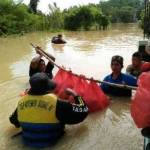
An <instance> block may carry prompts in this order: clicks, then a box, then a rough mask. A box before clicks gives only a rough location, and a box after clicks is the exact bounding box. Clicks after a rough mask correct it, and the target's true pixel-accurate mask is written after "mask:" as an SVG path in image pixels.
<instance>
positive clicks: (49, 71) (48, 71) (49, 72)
mask: <svg viewBox="0 0 150 150" xmlns="http://www.w3.org/2000/svg"><path fill="white" fill-rule="evenodd" d="M53 68H54V65H53V64H51V63H50V62H48V64H47V66H46V70H45V73H46V74H47V76H48V77H49V78H50V79H52V78H53V74H52V70H53ZM38 72H40V70H39V69H38V68H35V69H33V68H31V66H30V69H29V76H30V77H31V76H32V75H33V74H35V73H38Z"/></svg>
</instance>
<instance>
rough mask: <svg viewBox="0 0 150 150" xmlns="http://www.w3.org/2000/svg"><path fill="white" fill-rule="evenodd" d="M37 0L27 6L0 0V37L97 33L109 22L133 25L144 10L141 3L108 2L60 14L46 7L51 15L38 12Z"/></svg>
mask: <svg viewBox="0 0 150 150" xmlns="http://www.w3.org/2000/svg"><path fill="white" fill-rule="evenodd" d="M38 2H39V0H30V3H29V5H28V6H27V5H25V4H23V3H21V2H20V3H19V4H16V3H15V2H14V1H13V0H0V14H1V15H0V35H8V34H16V33H17V34H18V33H19V34H23V33H24V32H31V31H39V30H51V31H56V30H60V29H66V30H100V29H106V28H107V27H108V25H109V24H110V22H135V21H137V20H139V19H140V13H141V10H142V9H143V3H142V2H141V0H109V1H105V2H100V3H99V4H88V5H86V6H74V7H71V8H69V9H65V10H63V11H61V10H60V9H59V8H58V7H57V5H56V3H54V4H53V5H49V10H50V13H49V14H47V15H45V14H43V13H42V12H40V11H38V10H37V5H38Z"/></svg>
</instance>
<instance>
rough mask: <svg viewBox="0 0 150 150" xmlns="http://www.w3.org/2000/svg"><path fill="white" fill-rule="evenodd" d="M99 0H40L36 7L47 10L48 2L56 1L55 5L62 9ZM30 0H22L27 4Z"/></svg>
mask: <svg viewBox="0 0 150 150" xmlns="http://www.w3.org/2000/svg"><path fill="white" fill-rule="evenodd" d="M99 1H100V0H40V2H39V4H38V9H39V10H41V11H42V12H48V4H49V3H51V4H53V2H56V3H57V6H58V7H59V8H60V9H61V10H63V9H64V8H68V7H70V6H74V5H85V4H88V3H96V4H98V3H99ZM29 2H30V0H24V3H25V4H29Z"/></svg>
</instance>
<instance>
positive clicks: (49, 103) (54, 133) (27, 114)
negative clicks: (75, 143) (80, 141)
mask: <svg viewBox="0 0 150 150" xmlns="http://www.w3.org/2000/svg"><path fill="white" fill-rule="evenodd" d="M87 114H88V108H87V106H86V105H85V103H84V102H83V100H82V98H81V97H80V96H77V97H75V104H71V103H69V102H64V101H60V100H58V99H57V97H56V95H54V94H46V95H40V96H35V95H26V96H24V97H23V98H22V99H21V100H20V101H19V103H18V106H17V109H16V110H15V113H13V115H12V116H10V122H11V123H13V124H14V125H15V126H16V127H19V125H20V126H21V127H22V131H23V132H22V133H23V134H22V135H23V139H24V142H25V144H27V145H29V146H33V147H47V146H49V145H52V144H54V143H55V142H57V140H58V139H59V138H60V137H61V136H62V135H63V133H64V125H65V124H75V123H79V122H81V121H83V120H84V119H85V118H86V116H87ZM18 122H19V125H18Z"/></svg>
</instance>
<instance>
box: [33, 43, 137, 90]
mask: <svg viewBox="0 0 150 150" xmlns="http://www.w3.org/2000/svg"><path fill="white" fill-rule="evenodd" d="M31 46H32V47H34V48H35V50H36V49H38V50H40V52H41V54H42V55H43V56H44V57H45V58H47V59H48V60H49V61H50V62H51V63H52V64H54V65H55V66H56V67H58V68H59V69H62V70H64V71H67V72H70V73H72V71H70V70H66V69H65V68H64V67H61V66H59V65H58V64H56V63H55V62H54V61H53V60H52V59H51V58H50V57H49V56H48V54H47V53H46V52H45V51H44V50H42V48H40V47H39V46H34V45H33V44H32V43H31ZM72 74H73V75H75V76H79V77H82V78H84V79H86V80H89V81H94V82H98V83H104V84H107V85H109V86H112V87H119V88H125V89H131V90H136V89H137V87H135V86H129V85H126V84H115V83H110V82H107V81H101V80H96V79H94V78H88V77H85V76H84V75H78V74H75V73H72Z"/></svg>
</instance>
